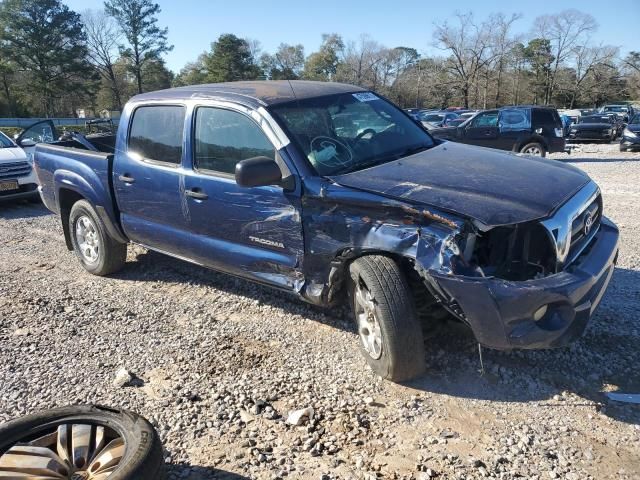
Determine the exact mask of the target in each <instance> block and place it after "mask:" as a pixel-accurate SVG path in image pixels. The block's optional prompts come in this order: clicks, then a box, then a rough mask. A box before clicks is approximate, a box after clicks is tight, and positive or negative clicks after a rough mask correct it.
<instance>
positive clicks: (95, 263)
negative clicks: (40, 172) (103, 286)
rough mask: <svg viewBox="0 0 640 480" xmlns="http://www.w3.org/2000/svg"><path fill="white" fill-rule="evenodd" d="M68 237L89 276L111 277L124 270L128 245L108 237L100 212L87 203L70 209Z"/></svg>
mask: <svg viewBox="0 0 640 480" xmlns="http://www.w3.org/2000/svg"><path fill="white" fill-rule="evenodd" d="M69 233H70V234H71V243H72V244H73V250H74V252H75V253H76V256H77V257H78V260H80V264H81V265H82V266H83V267H84V268H85V270H87V271H88V272H90V273H92V274H94V275H109V274H110V273H114V272H117V271H118V270H120V269H121V268H122V267H123V266H124V263H125V260H126V258H127V245H126V244H124V243H120V242H118V241H116V240H114V239H113V238H111V237H110V236H109V234H108V233H107V229H106V227H105V225H104V223H103V222H102V220H101V219H100V217H99V216H98V214H97V212H96V211H95V209H94V208H93V206H92V205H91V204H90V203H89V202H87V201H86V200H80V201H78V202H76V203H75V204H74V205H73V207H72V208H71V213H70V214H69Z"/></svg>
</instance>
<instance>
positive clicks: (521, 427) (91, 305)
mask: <svg viewBox="0 0 640 480" xmlns="http://www.w3.org/2000/svg"><path fill="white" fill-rule="evenodd" d="M555 157H556V158H557V159H558V160H560V161H567V162H571V163H572V164H573V165H576V166H578V167H580V168H582V169H584V170H585V171H587V172H588V173H589V174H590V175H591V176H592V177H593V178H594V179H595V180H596V181H597V182H598V183H599V184H600V186H601V188H602V190H603V193H604V201H605V213H606V214H607V215H608V216H609V217H611V218H612V219H613V220H614V221H615V222H617V224H618V225H619V227H620V229H621V232H622V249H621V252H620V262H619V265H618V268H617V270H616V273H615V275H614V277H613V280H612V283H611V286H610V288H609V290H608V293H607V295H606V296H605V298H604V300H603V303H602V305H601V307H600V309H599V311H598V313H597V315H596V316H595V318H594V320H593V322H592V324H591V326H590V328H589V330H588V332H587V334H586V335H585V337H584V338H583V339H581V340H580V341H578V342H577V343H575V344H573V345H572V346H571V347H569V348H566V349H561V350H555V351H540V352H512V353H504V352H496V351H490V350H485V351H484V363H485V372H484V374H482V375H481V374H480V372H479V361H478V355H477V346H476V344H474V342H473V339H472V337H471V336H470V335H469V333H468V332H467V331H466V330H464V329H463V328H462V327H459V326H455V325H452V326H448V327H446V328H444V329H443V331H442V332H441V333H438V334H437V335H436V336H435V337H434V338H431V339H430V340H429V341H428V345H427V352H428V355H427V357H428V358H427V363H428V373H427V375H425V376H424V377H423V378H422V379H420V380H417V381H415V382H413V383H412V384H410V385H405V386H400V385H395V384H392V383H387V382H384V381H381V380H379V379H377V378H375V377H374V376H373V375H372V373H371V372H370V371H369V370H368V368H367V367H366V365H365V362H364V360H363V359H362V358H361V357H360V354H359V353H358V350H357V338H356V335H355V333H354V329H353V328H352V324H351V320H350V317H349V316H348V314H347V312H346V311H343V310H337V311H331V312H324V311H322V310H319V309H315V308H312V307H310V306H308V305H305V304H303V303H301V302H298V301H296V300H295V299H291V298H290V297H288V296H286V295H285V294H281V293H278V292H275V291H272V290H268V289H265V288H262V287H258V286H255V285H253V284H250V283H247V282H244V281H241V280H236V279H233V278H231V277H227V276H225V275H221V274H217V273H215V272H211V271H208V270H204V269H200V268H197V267H194V266H192V265H189V264H186V263H182V262H180V261H178V260H174V259H171V258H168V257H165V256H162V255H160V254H155V253H152V252H147V251H145V250H143V249H141V248H138V247H135V248H130V250H129V258H128V260H129V263H128V264H127V267H126V268H125V270H124V271H123V272H121V273H119V274H117V275H115V276H113V277H111V278H97V277H92V276H91V275H89V274H87V273H85V272H84V271H83V270H82V269H81V267H80V265H79V263H78V262H77V261H76V258H75V257H74V255H73V253H71V252H68V251H67V250H66V248H65V245H64V240H63V237H62V232H61V228H60V225H59V222H58V219H57V218H56V217H54V216H53V215H50V214H48V212H47V211H46V210H45V209H44V208H43V207H42V206H40V205H30V204H26V203H24V204H13V205H0V245H1V247H0V421H5V420H8V419H10V418H12V417H15V416H17V415H22V414H26V413H29V412H33V411H36V410H39V409H44V408H49V407H53V406H60V405H65V404H73V403H87V402H96V403H101V404H105V405H113V406H118V407H123V408H128V409H132V410H134V411H137V412H139V413H141V414H143V415H144V416H146V417H147V418H149V419H150V420H151V421H152V423H153V424H154V425H155V426H156V428H157V429H158V431H159V432H160V435H161V438H162V441H163V443H164V446H165V448H166V462H167V464H168V465H167V466H168V470H169V472H170V478H189V479H200V478H231V479H236V478H265V479H271V478H282V477H285V476H288V477H293V478H317V479H320V478H322V479H331V478H365V479H374V478H419V479H427V478H431V477H436V478H460V479H462V478H483V477H489V478H505V479H508V478H531V479H536V478H539V479H551V478H566V479H575V480H578V479H587V478H594V479H602V478H616V479H624V478H640V405H631V404H623V403H616V402H611V401H608V400H607V398H606V397H605V396H604V394H603V393H602V392H603V391H612V390H620V391H621V392H627V393H640V374H639V373H638V371H639V370H638V365H639V364H640V348H639V347H640V324H639V317H640V205H639V204H640V154H633V153H619V152H618V150H617V145H597V146H596V145H583V146H581V147H580V148H579V151H576V152H574V153H573V154H572V155H570V156H567V155H565V154H561V155H555ZM121 368H125V369H127V370H128V371H129V372H131V373H132V374H134V375H135V378H134V379H133V381H131V382H129V383H127V384H126V385H124V386H117V385H114V379H115V378H116V372H117V371H118V370H119V369H121ZM307 407H311V408H313V411H314V414H313V418H312V419H311V420H310V421H308V422H304V423H303V424H302V425H300V426H293V425H290V424H288V423H287V422H286V420H287V417H288V414H289V412H290V411H291V410H297V409H303V408H307Z"/></svg>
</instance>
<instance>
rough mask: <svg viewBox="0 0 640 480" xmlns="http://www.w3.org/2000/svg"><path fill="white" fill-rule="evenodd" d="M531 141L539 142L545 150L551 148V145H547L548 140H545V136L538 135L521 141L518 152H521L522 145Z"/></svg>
mask: <svg viewBox="0 0 640 480" xmlns="http://www.w3.org/2000/svg"><path fill="white" fill-rule="evenodd" d="M529 143H539V144H540V145H542V146H543V147H544V149H545V150H547V151H548V150H549V146H548V145H547V142H546V141H545V140H544V137H538V136H534V137H529V138H527V139H526V140H523V141H521V142H520V143H519V144H518V145H517V148H516V152H519V151H520V150H522V147H524V146H525V145H527V144H529Z"/></svg>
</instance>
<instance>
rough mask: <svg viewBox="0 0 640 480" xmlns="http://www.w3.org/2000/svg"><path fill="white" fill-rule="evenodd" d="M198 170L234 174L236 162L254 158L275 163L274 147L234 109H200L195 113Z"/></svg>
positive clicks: (251, 121) (196, 162)
mask: <svg viewBox="0 0 640 480" xmlns="http://www.w3.org/2000/svg"><path fill="white" fill-rule="evenodd" d="M194 149H195V167H196V168H197V169H199V170H209V171H213V172H220V173H228V174H233V173H234V172H235V169H236V163H238V162H239V161H240V160H246V159H247V158H253V157H262V156H264V157H269V158H271V159H273V160H275V148H274V146H273V145H272V144H271V142H270V141H269V139H267V136H266V135H265V134H264V132H263V131H262V130H261V129H260V127H258V125H257V124H256V123H255V122H253V120H251V119H249V118H248V117H246V116H245V115H243V114H241V113H238V112H234V111H231V110H224V109H221V108H213V107H200V108H198V110H197V111H196V128H195V146H194Z"/></svg>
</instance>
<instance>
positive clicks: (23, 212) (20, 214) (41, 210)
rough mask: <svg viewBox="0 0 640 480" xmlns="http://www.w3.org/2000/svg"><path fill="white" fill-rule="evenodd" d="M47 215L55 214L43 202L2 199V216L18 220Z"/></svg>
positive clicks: (0, 211) (0, 204)
mask: <svg viewBox="0 0 640 480" xmlns="http://www.w3.org/2000/svg"><path fill="white" fill-rule="evenodd" d="M47 215H53V214H52V213H51V212H50V211H49V210H47V209H46V208H45V206H44V205H43V204H42V203H31V202H27V201H26V200H17V201H0V218H4V219H11V220H16V219H19V218H37V217H46V216H47Z"/></svg>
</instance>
